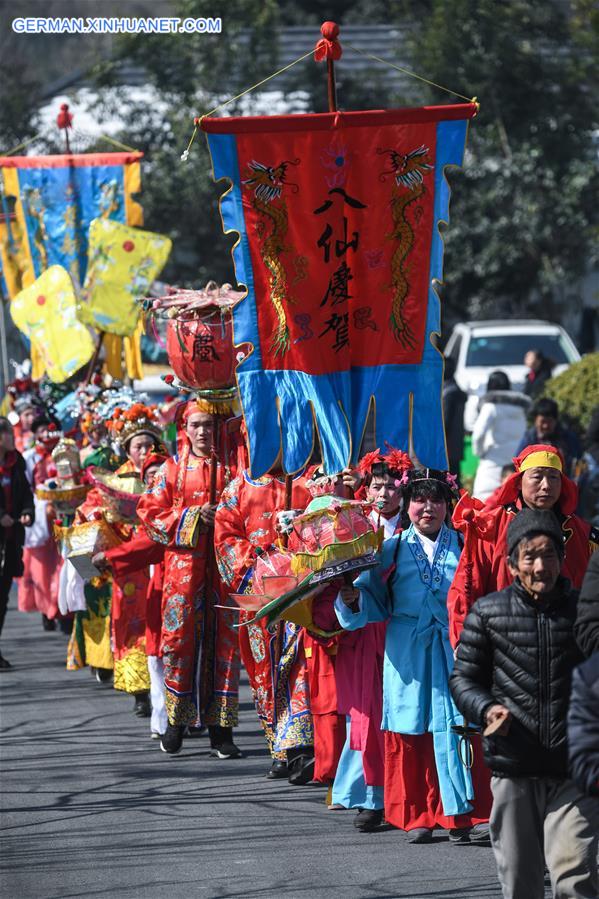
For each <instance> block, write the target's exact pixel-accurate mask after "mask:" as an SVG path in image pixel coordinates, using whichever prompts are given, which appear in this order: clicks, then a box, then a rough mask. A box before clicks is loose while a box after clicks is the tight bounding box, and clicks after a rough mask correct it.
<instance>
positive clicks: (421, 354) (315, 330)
mask: <svg viewBox="0 0 599 899" xmlns="http://www.w3.org/2000/svg"><path fill="white" fill-rule="evenodd" d="M475 114H476V105H475V104H473V103H469V104H460V105H450V106H438V107H425V108H418V109H400V110H390V111H378V110H376V111H367V112H336V113H324V114H316V115H294V116H270V117H266V118H251V117H248V118H233V117H232V118H223V119H217V118H211V117H207V118H204V119H202V121H201V127H202V129H203V130H204V131H205V132H207V135H208V144H209V148H210V153H211V155H212V161H213V168H214V177H215V179H216V180H218V179H220V178H226V179H228V180H229V181H230V185H231V186H230V188H229V189H228V190H227V191H226V192H225V194H224V195H223V197H222V199H221V212H222V217H223V223H224V230H225V232H226V233H228V232H230V231H234V232H238V234H239V240H238V242H237V243H236V246H235V248H234V250H233V257H234V262H235V269H236V274H237V280H238V282H239V283H240V284H242V285H245V286H246V287H247V297H246V298H245V299H244V300H242V301H241V302H240V303H239V304H238V305H237V307H236V308H235V310H234V324H235V340H236V342H237V344H245V343H249V344H251V345H252V347H253V350H252V351H251V352H250V353H249V355H247V356H246V358H244V359H243V361H241V362H240V364H239V365H238V368H237V380H238V385H239V391H240V396H241V401H242V405H243V411H244V417H245V421H246V426H247V430H248V440H249V452H250V460H251V472H252V475H253V476H254V477H259V476H261V475H263V474H264V473H265V472H266V471H268V470H269V469H270V468H271V467H272V465H273V464H274V463H275V460H276V459H277V457H278V455H279V452H280V450H282V462H283V467H284V469H285V471H287V472H295V471H299V470H300V469H301V468H302V467H303V466H304V465H305V464H306V462H307V461H308V459H309V458H310V455H311V453H312V449H313V445H314V440H315V435H314V428H313V422H314V420H315V422H316V426H317V428H318V433H319V438H320V444H321V447H322V453H323V463H324V468H325V470H326V472H327V473H333V472H337V471H340V470H341V469H342V468H344V467H345V466H346V465H347V464H348V463H350V462H353V463H355V462H356V461H357V457H358V454H359V452H360V445H361V442H362V436H363V432H364V428H365V425H366V420H367V417H368V412H369V408H370V404H371V400H374V403H375V407H376V408H375V419H376V437H375V440H376V443H375V445H383V443H384V441H385V440H387V441H388V442H389V443H391V444H392V445H393V446H396V447H399V448H401V449H403V450H406V451H407V450H408V449H409V448H410V438H411V441H412V444H413V447H414V450H415V452H416V455H417V456H418V458H419V460H420V461H421V462H422V463H423V464H425V465H428V466H430V467H438V468H445V467H446V465H447V458H446V451H445V439H444V431H443V419H442V410H441V388H442V378H443V360H442V357H441V354H440V353H439V352H438V351H437V350H436V349H435V348H434V346H433V345H432V343H431V337H432V335H433V334H434V333H435V332H438V331H440V305H439V298H438V296H437V294H436V292H435V289H434V283H435V281H439V280H440V279H441V277H442V259H443V242H442V239H441V236H440V234H439V224H440V222H442V221H445V222H447V221H448V217H449V216H448V207H449V188H448V185H447V183H446V181H445V177H444V169H445V167H446V166H449V165H461V162H462V157H463V152H464V146H465V141H466V133H467V125H468V120H469V119H470V118H472V117H473V116H474V115H475ZM277 410H278V415H277V414H276V412H277Z"/></svg>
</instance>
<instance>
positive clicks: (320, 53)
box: [314, 22, 343, 112]
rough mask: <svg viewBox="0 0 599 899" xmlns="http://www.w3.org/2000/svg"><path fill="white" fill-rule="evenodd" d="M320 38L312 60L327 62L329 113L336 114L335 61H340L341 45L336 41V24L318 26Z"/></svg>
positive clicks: (337, 29)
mask: <svg viewBox="0 0 599 899" xmlns="http://www.w3.org/2000/svg"><path fill="white" fill-rule="evenodd" d="M320 33H321V34H322V38H321V39H320V40H319V41H318V43H317V44H316V46H315V47H314V59H315V60H316V62H321V60H325V59H326V62H327V81H328V97H329V112H337V86H336V84H335V60H336V59H341V54H342V52H343V51H342V49H341V44H340V43H339V41H338V40H337V38H338V36H339V26H338V25H337V23H336V22H323V23H322V25H321V26H320Z"/></svg>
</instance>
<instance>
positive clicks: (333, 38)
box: [314, 22, 343, 62]
mask: <svg viewBox="0 0 599 899" xmlns="http://www.w3.org/2000/svg"><path fill="white" fill-rule="evenodd" d="M320 33H321V34H322V38H321V39H320V40H319V41H318V43H317V44H316V46H315V48H314V59H315V60H316V62H321V61H322V60H323V59H333V60H334V59H341V54H342V53H343V50H342V49H341V44H340V43H339V41H338V40H337V38H338V36H339V25H337V23H336V22H323V23H322V25H321V26H320Z"/></svg>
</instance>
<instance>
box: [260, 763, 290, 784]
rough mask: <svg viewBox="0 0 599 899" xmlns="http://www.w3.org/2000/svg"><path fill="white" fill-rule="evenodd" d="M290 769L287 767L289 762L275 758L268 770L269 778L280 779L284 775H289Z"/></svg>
mask: <svg viewBox="0 0 599 899" xmlns="http://www.w3.org/2000/svg"><path fill="white" fill-rule="evenodd" d="M288 775H289V769H288V768H287V762H284V761H283V760H282V759H275V760H274V761H273V763H272V765H271V766H270V768H269V769H268V771H267V772H266V776H267V778H268V779H269V780H280V779H282V778H283V777H288Z"/></svg>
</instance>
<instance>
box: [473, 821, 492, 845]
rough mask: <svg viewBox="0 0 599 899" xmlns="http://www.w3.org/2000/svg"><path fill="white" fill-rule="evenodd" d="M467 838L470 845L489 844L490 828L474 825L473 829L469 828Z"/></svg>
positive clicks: (486, 825)
mask: <svg viewBox="0 0 599 899" xmlns="http://www.w3.org/2000/svg"><path fill="white" fill-rule="evenodd" d="M468 836H469V837H470V842H471V843H490V842H491V828H490V827H489V825H488V824H475V825H474V827H471V828H470V833H469V834H468Z"/></svg>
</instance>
